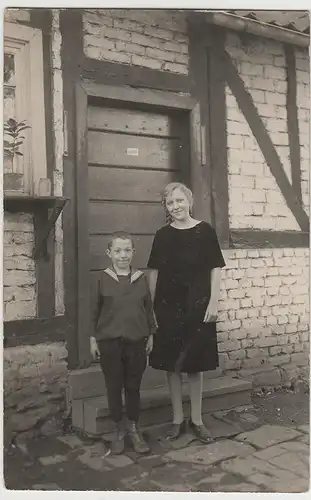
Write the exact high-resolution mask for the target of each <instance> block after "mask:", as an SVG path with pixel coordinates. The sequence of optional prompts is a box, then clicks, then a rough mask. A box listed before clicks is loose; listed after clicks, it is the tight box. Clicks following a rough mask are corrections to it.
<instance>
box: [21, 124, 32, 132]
mask: <svg viewBox="0 0 311 500" xmlns="http://www.w3.org/2000/svg"><path fill="white" fill-rule="evenodd" d="M27 128H31V127H29V125H24V126H23V127H18V132H21V131H22V130H26V129H27Z"/></svg>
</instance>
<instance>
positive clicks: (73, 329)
mask: <svg viewBox="0 0 311 500" xmlns="http://www.w3.org/2000/svg"><path fill="white" fill-rule="evenodd" d="M60 29H61V34H62V47H61V56H62V71H63V97H64V111H65V113H66V117H67V120H66V125H67V131H66V132H67V139H68V144H67V154H66V155H65V157H64V196H65V197H66V198H68V200H69V201H68V203H67V207H66V210H65V211H64V214H63V231H64V288H65V310H66V315H67V319H68V323H67V329H68V332H67V348H68V366H69V369H74V368H77V367H78V366H79V355H78V336H77V331H78V311H77V289H78V280H77V265H78V264H77V217H76V172H75V163H76V122H75V93H74V89H75V84H76V82H78V81H80V77H81V69H80V68H81V61H82V59H83V57H84V55H83V23H82V11H81V10H79V9H63V10H61V11H60Z"/></svg>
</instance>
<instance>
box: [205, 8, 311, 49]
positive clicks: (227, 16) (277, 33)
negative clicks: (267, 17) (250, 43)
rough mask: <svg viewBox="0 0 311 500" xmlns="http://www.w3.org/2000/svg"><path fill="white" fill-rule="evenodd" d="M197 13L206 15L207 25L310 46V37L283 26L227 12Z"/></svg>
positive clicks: (300, 45)
mask: <svg viewBox="0 0 311 500" xmlns="http://www.w3.org/2000/svg"><path fill="white" fill-rule="evenodd" d="M196 12H200V13H202V14H204V16H205V21H206V22H207V23H209V24H215V25H217V26H222V27H223V28H228V29H231V30H235V31H240V32H242V33H249V34H252V35H257V36H261V37H265V38H272V39H273V40H278V41H280V42H284V43H290V44H293V45H297V46H299V47H305V48H307V47H309V44H310V35H307V34H305V33H301V32H298V31H295V30H292V29H288V28H285V27H282V26H274V25H272V24H268V23H265V22H262V21H257V20H254V19H249V18H246V17H243V16H238V15H236V14H231V13H229V12H225V11H206V10H196Z"/></svg>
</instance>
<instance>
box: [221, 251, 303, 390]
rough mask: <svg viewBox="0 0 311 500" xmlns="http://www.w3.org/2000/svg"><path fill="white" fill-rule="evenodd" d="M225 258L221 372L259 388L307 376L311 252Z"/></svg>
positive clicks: (243, 253) (248, 253) (249, 253)
mask: <svg viewBox="0 0 311 500" xmlns="http://www.w3.org/2000/svg"><path fill="white" fill-rule="evenodd" d="M225 253H226V255H225V258H226V264H227V265H226V268H225V269H224V270H223V271H222V273H223V274H222V281H221V298H220V303H219V310H220V315H219V323H218V340H219V352H220V363H221V366H222V368H224V369H225V370H228V371H229V372H232V371H233V372H238V375H239V376H241V377H245V378H248V379H250V380H253V381H254V383H255V384H258V385H261V384H262V385H267V384H268V385H269V384H270V385H277V384H281V383H283V382H287V381H288V380H292V379H293V378H295V377H297V376H298V375H299V374H302V375H303V374H304V376H306V375H305V374H306V368H305V366H306V365H307V363H308V353H309V251H308V249H304V248H296V249H293V248H284V249H283V248H278V249H259V250H230V251H226V252H225ZM269 377H270V378H269Z"/></svg>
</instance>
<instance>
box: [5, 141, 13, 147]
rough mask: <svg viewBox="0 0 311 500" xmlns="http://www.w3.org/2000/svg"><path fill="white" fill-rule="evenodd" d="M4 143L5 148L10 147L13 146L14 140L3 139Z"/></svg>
mask: <svg viewBox="0 0 311 500" xmlns="http://www.w3.org/2000/svg"><path fill="white" fill-rule="evenodd" d="M3 145H4V147H5V148H10V147H11V146H13V143H12V142H9V141H6V140H4V141H3Z"/></svg>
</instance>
